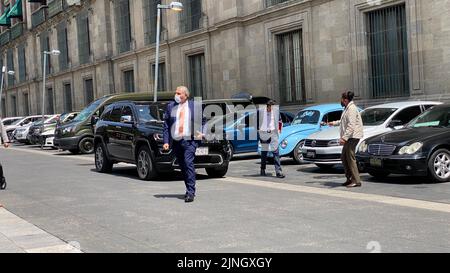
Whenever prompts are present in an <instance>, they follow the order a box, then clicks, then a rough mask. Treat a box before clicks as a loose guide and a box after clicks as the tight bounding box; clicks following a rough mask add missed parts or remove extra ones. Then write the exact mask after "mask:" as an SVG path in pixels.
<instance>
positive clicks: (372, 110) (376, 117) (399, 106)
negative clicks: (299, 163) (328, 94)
mask: <svg viewBox="0 0 450 273" xmlns="http://www.w3.org/2000/svg"><path fill="white" fill-rule="evenodd" d="M439 104H442V103H440V102H433V101H429V102H428V101H407V102H397V103H389V104H383V105H377V106H373V107H369V108H367V109H365V110H364V111H363V112H362V113H361V117H362V120H363V124H364V139H366V138H369V137H372V136H375V135H378V134H382V133H386V132H391V131H393V130H395V129H399V128H402V127H403V126H404V125H406V124H407V123H409V122H410V121H411V120H412V119H413V118H415V117H417V116H418V115H420V114H421V113H423V112H424V111H426V110H427V109H428V108H430V107H432V106H435V105H439ZM339 139H340V132H339V127H333V128H330V129H327V130H322V131H319V132H317V133H314V134H312V135H310V136H308V139H307V140H306V141H305V145H304V146H303V148H302V153H303V161H304V162H306V163H314V164H316V165H317V166H318V167H320V168H323V169H327V168H331V167H333V166H334V165H337V164H341V163H342V162H341V153H342V146H341V145H339Z"/></svg>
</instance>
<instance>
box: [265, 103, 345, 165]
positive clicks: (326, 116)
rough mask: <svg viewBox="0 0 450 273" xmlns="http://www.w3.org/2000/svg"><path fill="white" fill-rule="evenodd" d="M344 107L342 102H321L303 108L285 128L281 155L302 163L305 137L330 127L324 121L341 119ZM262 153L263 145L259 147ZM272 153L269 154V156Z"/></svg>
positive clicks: (280, 144)
mask: <svg viewBox="0 0 450 273" xmlns="http://www.w3.org/2000/svg"><path fill="white" fill-rule="evenodd" d="M343 111H344V108H343V107H342V106H341V105H340V104H336V103H335V104H321V105H316V106H312V107H308V108H305V109H303V110H301V111H300V112H299V113H298V114H297V115H296V117H295V119H294V120H293V121H292V123H291V126H288V127H285V128H283V130H282V131H281V135H280V138H279V151H280V156H281V157H292V158H294V160H295V161H296V162H297V163H299V164H300V163H302V161H303V155H302V149H301V148H302V146H303V144H304V141H305V139H306V138H307V137H308V136H309V135H311V134H313V133H316V132H318V131H320V130H325V129H328V128H329V127H328V126H322V125H321V124H322V123H323V122H325V123H326V122H332V121H336V120H340V119H341V115H342V112H343ZM258 153H259V154H261V145H259V147H258ZM270 156H271V155H270V154H269V157H270Z"/></svg>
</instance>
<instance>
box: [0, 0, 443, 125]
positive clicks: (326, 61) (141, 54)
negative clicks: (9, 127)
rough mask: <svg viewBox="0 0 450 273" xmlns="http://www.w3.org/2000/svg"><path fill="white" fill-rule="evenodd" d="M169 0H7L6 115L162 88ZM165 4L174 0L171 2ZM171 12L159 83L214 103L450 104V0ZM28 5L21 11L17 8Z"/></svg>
mask: <svg viewBox="0 0 450 273" xmlns="http://www.w3.org/2000/svg"><path fill="white" fill-rule="evenodd" d="M160 2H161V1H160V0H47V1H46V0H42V1H40V0H28V1H27V0H1V9H0V11H1V17H0V25H2V27H1V34H0V52H1V56H0V61H1V64H3V66H5V67H7V70H14V71H15V75H13V76H11V75H7V74H6V73H5V85H4V89H3V94H2V115H3V116H16V115H29V114H40V113H41V112H42V110H41V108H42V93H43V90H42V89H43V84H42V75H43V53H42V52H43V51H44V50H46V51H50V50H52V49H58V50H60V51H61V54H60V55H59V56H52V55H48V60H49V63H50V64H49V65H47V67H46V69H47V71H48V73H47V76H48V78H47V81H46V86H45V92H46V94H45V97H44V100H45V105H46V107H45V108H46V109H45V111H46V113H61V112H66V111H72V110H80V109H82V108H84V107H85V106H86V105H87V104H88V103H90V102H91V101H92V100H94V99H95V98H99V97H102V96H104V95H108V94H113V93H121V92H151V91H152V90H153V78H154V76H153V75H154V63H155V36H156V34H155V31H156V5H157V4H158V3H160ZM162 2H163V4H168V3H169V2H170V1H167V0H162ZM180 2H182V3H183V5H184V10H183V11H182V12H175V11H172V10H162V32H161V39H162V41H161V48H160V60H159V62H160V67H159V77H158V78H159V85H158V86H159V89H161V90H163V89H164V90H174V89H175V88H176V86H178V85H187V86H188V87H190V89H191V91H192V92H193V93H194V94H195V95H196V96H202V97H203V98H204V99H213V98H229V97H230V96H232V95H233V94H235V93H237V92H240V91H247V92H250V93H252V94H254V95H264V96H270V97H273V98H275V99H276V100H277V101H279V102H281V104H282V105H283V106H284V107H286V108H292V109H297V110H298V109H299V108H300V107H301V106H302V105H308V104H313V103H322V102H331V101H336V100H337V99H338V98H339V94H340V93H341V92H342V91H343V90H346V89H351V90H354V91H355V93H356V95H357V97H358V99H359V100H361V101H363V103H364V104H369V103H375V102H380V101H386V100H394V99H410V98H425V97H427V98H430V99H431V98H433V99H442V100H446V99H447V95H448V94H449V93H450V16H448V14H450V0H433V1H429V0H181V1H180ZM19 7H20V10H18V9H19Z"/></svg>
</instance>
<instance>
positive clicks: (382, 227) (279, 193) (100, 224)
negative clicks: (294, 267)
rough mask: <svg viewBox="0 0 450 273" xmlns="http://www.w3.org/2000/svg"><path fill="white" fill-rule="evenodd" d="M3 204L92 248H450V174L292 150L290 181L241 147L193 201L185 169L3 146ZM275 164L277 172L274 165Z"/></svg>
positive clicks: (287, 165) (203, 180) (203, 182)
mask: <svg viewBox="0 0 450 273" xmlns="http://www.w3.org/2000/svg"><path fill="white" fill-rule="evenodd" d="M0 160H1V162H2V164H3V166H4V170H5V174H6V177H7V180H8V189H7V190H6V191H2V192H0V203H1V204H3V205H4V207H5V208H6V209H7V210H8V211H10V212H12V213H14V214H15V215H17V216H19V217H21V218H23V219H24V220H26V221H28V222H30V223H32V224H34V225H36V226H37V227H39V228H40V229H42V230H45V231H46V232H48V233H50V234H52V235H54V236H56V237H58V238H60V239H61V240H63V241H65V242H74V241H75V242H78V243H79V245H80V246H81V250H82V251H83V252H294V253H297V252H371V251H373V250H375V251H378V250H379V251H381V252H449V251H450V184H449V183H443V184H430V183H428V181H427V180H426V179H422V178H409V177H400V176H396V177H390V178H387V179H385V180H383V181H376V180H374V179H372V178H370V177H369V176H368V175H366V174H363V181H364V182H363V183H364V184H363V187H362V188H359V189H354V190H348V189H346V188H342V187H340V185H341V184H342V183H343V182H344V181H345V178H344V174H343V170H342V169H339V168H336V169H334V170H332V171H331V172H329V173H323V172H322V171H320V170H319V169H318V168H316V167H315V166H314V165H295V164H294V163H293V161H292V160H290V159H285V160H283V168H284V172H285V174H286V175H287V178H286V179H285V180H279V179H277V178H274V177H268V178H260V177H259V176H258V173H259V159H258V158H257V157H256V156H252V155H250V156H248V155H246V156H238V158H237V159H236V160H233V161H232V163H231V167H230V171H229V173H228V175H227V177H226V178H225V179H208V177H207V176H206V173H205V172H204V171H203V170H201V171H199V174H198V179H199V181H198V185H197V187H198V193H197V194H198V196H197V198H196V200H195V202H194V203H191V204H185V203H184V200H183V199H182V198H183V194H184V191H185V190H184V184H183V182H181V177H180V174H179V173H175V174H172V175H165V176H161V177H158V179H157V180H156V181H148V182H147V181H141V180H139V179H138V177H137V173H136V170H135V168H134V167H133V166H130V165H120V166H117V167H116V168H115V169H114V172H113V174H100V173H97V172H96V171H95V167H94V164H93V156H92V155H87V156H84V155H83V156H73V155H70V154H69V153H66V152H58V151H54V150H46V151H41V150H40V149H39V148H37V147H21V146H15V147H13V148H12V149H7V150H5V149H2V150H1V151H0ZM270 168H271V166H269V170H268V171H269V173H270V172H272V173H274V171H273V170H271V169H270Z"/></svg>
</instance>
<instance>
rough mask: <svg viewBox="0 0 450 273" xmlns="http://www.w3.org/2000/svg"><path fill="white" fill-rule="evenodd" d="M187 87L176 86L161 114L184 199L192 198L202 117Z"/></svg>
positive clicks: (168, 147) (165, 142)
mask: <svg viewBox="0 0 450 273" xmlns="http://www.w3.org/2000/svg"><path fill="white" fill-rule="evenodd" d="M189 96H190V93H189V89H188V88H187V87H184V86H180V87H178V88H177V90H176V94H175V101H174V102H172V103H170V104H169V105H168V106H167V110H166V113H165V114H164V133H163V139H164V146H163V149H164V150H165V151H168V150H169V149H170V148H172V149H173V151H174V152H175V155H176V157H177V160H178V164H179V165H180V168H181V173H182V174H183V178H184V183H185V185H186V194H185V202H186V203H190V202H193V201H194V198H195V191H196V188H195V183H196V177H195V176H196V173H195V166H194V159H195V151H196V150H197V147H198V142H199V141H201V140H202V138H203V134H202V133H201V132H202V131H203V129H202V128H203V124H204V119H203V116H202V105H201V104H197V103H195V102H194V101H193V100H189Z"/></svg>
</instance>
